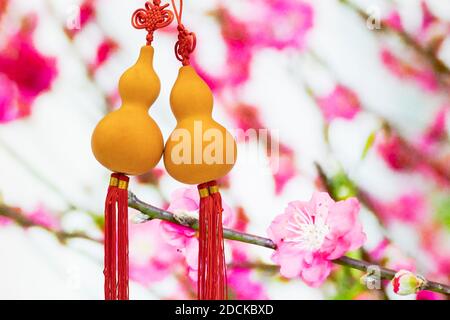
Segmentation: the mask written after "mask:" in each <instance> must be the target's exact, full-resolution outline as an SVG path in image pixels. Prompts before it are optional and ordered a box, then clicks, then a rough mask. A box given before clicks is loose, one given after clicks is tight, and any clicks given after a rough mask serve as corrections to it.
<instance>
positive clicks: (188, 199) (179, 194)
mask: <svg viewBox="0 0 450 320" xmlns="http://www.w3.org/2000/svg"><path fill="white" fill-rule="evenodd" d="M199 203H200V197H199V195H198V191H197V189H196V188H194V187H191V188H181V189H178V190H176V191H175V192H174V193H173V194H172V196H171V199H170V205H169V207H168V208H167V210H168V211H170V212H173V213H175V214H176V213H191V214H195V215H197V216H198V209H199ZM222 205H223V216H222V221H223V224H224V226H227V225H232V224H233V221H234V214H233V212H232V210H231V208H230V207H229V206H228V205H227V204H225V203H223V204H222ZM161 231H162V234H163V238H164V240H165V241H166V242H167V244H168V245H170V246H172V247H173V248H176V250H177V251H178V252H180V253H181V254H182V255H183V256H184V258H185V261H186V264H187V266H188V272H189V276H190V278H191V279H192V280H193V281H197V270H198V238H197V236H196V231H194V230H192V229H190V228H187V227H184V226H181V225H178V224H174V223H171V222H167V221H162V222H161Z"/></svg>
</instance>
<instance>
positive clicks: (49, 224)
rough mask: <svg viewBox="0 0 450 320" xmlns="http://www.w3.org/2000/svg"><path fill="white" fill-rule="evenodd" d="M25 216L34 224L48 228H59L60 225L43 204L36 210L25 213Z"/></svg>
mask: <svg viewBox="0 0 450 320" xmlns="http://www.w3.org/2000/svg"><path fill="white" fill-rule="evenodd" d="M26 216H27V217H28V218H29V219H30V220H31V221H32V222H34V223H35V224H37V225H40V226H43V227H45V228H50V229H52V230H58V229H60V227H61V225H60V222H59V220H58V218H57V217H56V216H55V215H54V214H53V213H51V212H50V210H48V209H47V208H45V207H44V206H43V205H40V206H39V207H38V208H37V209H36V210H34V211H31V212H28V213H26Z"/></svg>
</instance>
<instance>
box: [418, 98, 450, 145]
mask: <svg viewBox="0 0 450 320" xmlns="http://www.w3.org/2000/svg"><path fill="white" fill-rule="evenodd" d="M449 116H450V106H443V107H442V108H441V109H440V110H439V111H438V113H437V114H436V116H435V118H434V120H433V121H432V123H431V125H430V126H429V127H428V129H427V130H426V132H425V134H424V136H423V137H422V139H421V141H420V143H419V144H420V147H421V148H422V149H423V150H425V151H431V150H430V149H433V148H432V147H433V146H434V145H435V144H436V143H439V142H441V141H442V140H444V139H445V138H446V137H447V128H446V126H447V117H449Z"/></svg>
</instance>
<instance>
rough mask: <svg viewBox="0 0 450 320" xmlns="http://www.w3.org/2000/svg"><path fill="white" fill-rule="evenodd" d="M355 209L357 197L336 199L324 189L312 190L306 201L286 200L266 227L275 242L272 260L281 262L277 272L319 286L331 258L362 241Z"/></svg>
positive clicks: (358, 244) (357, 208)
mask: <svg viewBox="0 0 450 320" xmlns="http://www.w3.org/2000/svg"><path fill="white" fill-rule="evenodd" d="M358 213H359V202H358V200H357V199H355V198H349V199H347V200H344V201H338V202H335V201H334V200H333V199H331V198H330V196H329V195H328V194H327V193H325V192H315V193H314V194H313V196H312V198H311V200H310V201H309V202H302V201H294V202H291V203H289V205H288V207H287V208H286V210H285V212H284V213H283V214H281V215H279V216H277V217H276V218H275V220H274V221H273V222H272V224H271V225H270V227H269V229H268V235H269V237H270V238H271V239H272V240H273V241H274V242H275V244H276V245H277V249H276V251H275V253H274V254H273V256H272V260H273V261H274V262H275V263H276V264H278V265H280V267H281V269H280V273H281V274H282V275H283V276H285V277H287V278H294V277H300V278H301V279H302V280H303V281H304V282H305V283H307V284H308V285H310V286H313V287H318V286H320V285H321V284H322V283H323V282H324V281H325V280H326V278H327V277H328V275H329V274H330V272H331V269H332V266H333V264H332V260H334V259H337V258H339V257H341V256H343V255H344V254H345V253H346V252H348V251H351V250H355V249H358V248H359V247H361V246H362V244H363V243H364V242H365V239H366V236H365V234H364V232H363V231H362V225H361V223H360V222H359V221H358V219H357V218H358Z"/></svg>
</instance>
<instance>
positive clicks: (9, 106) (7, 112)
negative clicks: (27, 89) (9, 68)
mask: <svg viewBox="0 0 450 320" xmlns="http://www.w3.org/2000/svg"><path fill="white" fill-rule="evenodd" d="M18 113H19V110H18V105H17V88H16V86H15V84H14V82H12V81H11V80H9V79H8V78H7V77H6V76H5V75H3V74H1V73H0V123H6V122H9V121H12V120H14V119H16V118H17V117H18Z"/></svg>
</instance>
